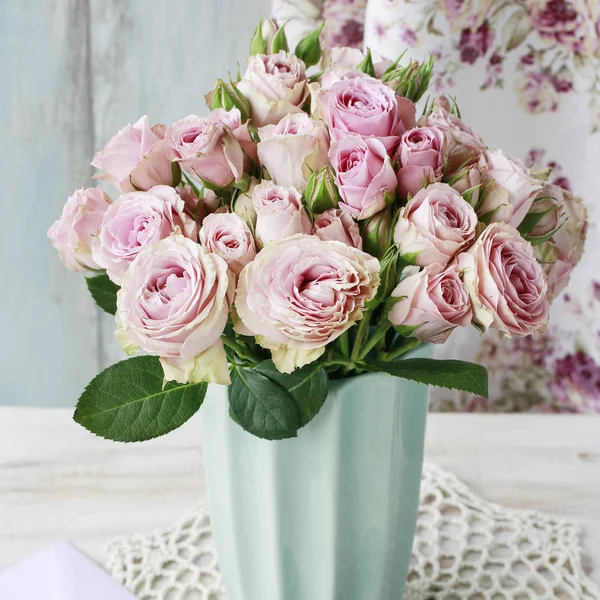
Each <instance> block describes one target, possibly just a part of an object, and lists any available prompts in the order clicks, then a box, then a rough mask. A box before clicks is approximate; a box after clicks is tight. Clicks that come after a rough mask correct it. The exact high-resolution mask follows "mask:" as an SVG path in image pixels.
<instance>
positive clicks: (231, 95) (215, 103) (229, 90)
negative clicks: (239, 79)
mask: <svg viewBox="0 0 600 600" xmlns="http://www.w3.org/2000/svg"><path fill="white" fill-rule="evenodd" d="M205 99H206V104H207V106H208V108H210V109H211V110H217V109H221V110H225V111H230V110H233V109H236V110H237V111H239V115H240V120H241V122H242V123H245V122H246V121H247V120H248V119H249V118H250V103H249V102H248V98H246V96H244V94H242V92H240V91H239V90H238V89H237V86H236V85H235V83H233V82H231V83H225V82H224V81H223V80H222V79H217V84H216V85H215V88H214V90H212V91H210V92H208V94H206V96H205Z"/></svg>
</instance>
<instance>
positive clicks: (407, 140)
mask: <svg viewBox="0 0 600 600" xmlns="http://www.w3.org/2000/svg"><path fill="white" fill-rule="evenodd" d="M445 154H446V146H445V142H444V134H443V133H442V131H441V130H440V129H438V128H437V127H435V126H434V127H416V128H414V129H409V130H408V131H406V132H404V134H403V135H402V138H401V139H400V146H399V147H398V158H399V159H400V168H399V169H398V193H399V194H400V196H402V197H403V198H407V197H408V195H409V194H410V195H411V196H414V195H415V194H416V193H417V192H418V191H419V190H420V189H421V188H422V187H423V185H424V184H425V185H427V184H429V183H433V182H435V181H440V180H441V178H442V170H443V167H444V163H445V158H446V156H445Z"/></svg>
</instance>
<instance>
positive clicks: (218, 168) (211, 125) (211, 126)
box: [165, 113, 244, 188]
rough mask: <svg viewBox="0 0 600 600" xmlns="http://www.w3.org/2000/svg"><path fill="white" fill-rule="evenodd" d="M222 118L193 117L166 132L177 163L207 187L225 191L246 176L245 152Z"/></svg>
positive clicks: (175, 124)
mask: <svg viewBox="0 0 600 600" xmlns="http://www.w3.org/2000/svg"><path fill="white" fill-rule="evenodd" d="M222 117H223V115H222V113H217V116H216V118H213V119H210V118H203V117H198V116H196V115H190V116H188V117H186V118H185V119H182V120H181V121H177V122H176V123H173V125H171V126H170V127H169V128H167V131H166V133H165V141H166V143H167V145H168V146H169V148H170V150H171V152H172V155H173V160H174V161H177V162H179V164H180V165H181V167H182V168H183V169H184V170H185V171H186V172H187V173H189V174H190V175H191V176H192V177H195V178H197V179H199V180H200V181H201V182H202V184H203V185H205V186H207V187H215V188H225V187H228V186H229V185H231V184H233V183H235V182H239V181H241V180H242V178H243V176H244V152H243V151H242V148H241V146H240V144H239V142H238V141H237V139H236V138H235V136H234V134H233V132H232V130H231V128H230V127H228V126H226V125H224V124H223V123H222V122H221V120H220V119H221V118H222Z"/></svg>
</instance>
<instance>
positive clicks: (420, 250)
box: [394, 183, 477, 267]
mask: <svg viewBox="0 0 600 600" xmlns="http://www.w3.org/2000/svg"><path fill="white" fill-rule="evenodd" d="M476 230H477V215H476V214H475V211H474V210H473V207H472V206H471V205H470V204H469V203H468V202H466V201H465V199H464V198H463V197H462V196H461V195H460V194H459V193H458V192H457V191H456V190H454V189H453V188H451V187H450V186H449V185H447V184H445V183H432V184H431V185H430V186H428V187H426V188H423V189H421V190H419V191H418V192H417V193H416V195H415V196H414V198H412V199H411V200H409V202H408V203H407V204H406V206H404V207H403V208H401V209H400V213H399V217H398V222H397V223H396V228H395V230H394V241H395V242H396V245H397V246H398V249H399V250H400V254H402V255H403V256H404V257H405V260H408V261H409V262H411V263H413V264H417V265H419V266H421V267H426V266H427V265H431V264H438V265H440V266H442V267H444V266H446V265H447V264H448V263H449V262H450V261H451V260H452V259H453V258H454V256H455V255H456V254H457V252H458V251H459V250H460V249H461V248H463V247H465V246H467V245H468V244H470V243H471V241H472V240H473V239H474V238H475V235H476Z"/></svg>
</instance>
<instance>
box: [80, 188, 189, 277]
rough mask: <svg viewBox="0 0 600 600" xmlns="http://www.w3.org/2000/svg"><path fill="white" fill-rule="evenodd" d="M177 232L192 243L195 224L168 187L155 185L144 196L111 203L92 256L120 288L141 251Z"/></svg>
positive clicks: (121, 199) (94, 244)
mask: <svg viewBox="0 0 600 600" xmlns="http://www.w3.org/2000/svg"><path fill="white" fill-rule="evenodd" d="M177 229H179V231H180V232H181V233H182V234H183V235H184V236H185V237H188V238H190V239H192V240H194V241H195V240H196V239H197V237H198V228H197V225H196V223H195V222H194V221H193V220H192V219H191V218H190V217H188V216H187V215H186V214H185V204H184V202H183V200H182V199H181V197H180V196H179V194H177V192H176V191H175V190H174V189H173V188H172V187H169V186H166V185H157V186H155V187H153V188H151V189H150V190H148V191H147V192H131V193H129V194H125V195H123V196H121V197H120V198H119V199H118V200H117V201H116V202H113V203H112V204H111V205H110V207H109V208H108V210H107V211H106V213H105V214H104V218H103V219H102V229H101V231H100V235H98V236H97V237H95V238H94V241H93V244H92V256H93V257H94V261H95V262H96V264H97V265H99V266H100V268H102V269H106V273H107V274H108V276H109V277H110V279H111V280H112V281H114V282H115V283H116V284H118V285H120V283H121V279H122V277H123V275H125V273H126V272H127V269H129V266H130V265H131V263H132V262H133V260H134V259H135V257H136V256H137V255H138V254H139V253H140V251H141V250H142V248H143V247H145V246H147V245H149V244H152V243H155V242H158V241H160V240H162V239H164V238H166V237H168V236H170V235H171V234H172V233H173V232H175V231H176V230H177Z"/></svg>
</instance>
